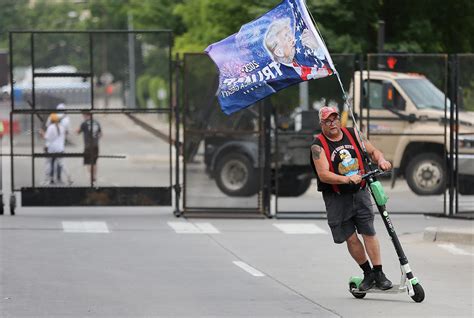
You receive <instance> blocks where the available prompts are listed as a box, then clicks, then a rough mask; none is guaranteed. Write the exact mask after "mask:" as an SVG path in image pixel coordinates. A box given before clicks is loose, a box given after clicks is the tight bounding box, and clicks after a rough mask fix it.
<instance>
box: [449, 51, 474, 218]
mask: <svg viewBox="0 0 474 318" xmlns="http://www.w3.org/2000/svg"><path fill="white" fill-rule="evenodd" d="M450 62H451V70H452V76H451V81H452V92H451V95H450V98H451V100H452V104H453V105H455V106H456V107H455V109H453V112H452V115H453V116H452V118H453V120H451V121H450V127H451V130H450V138H451V141H452V143H451V144H452V145H453V147H452V148H451V151H452V153H453V154H454V155H453V156H451V158H450V160H452V169H451V171H452V172H453V175H452V177H451V178H452V180H453V182H452V186H451V187H450V191H449V194H450V200H449V211H447V213H448V215H450V216H460V217H463V216H469V215H470V216H471V218H472V214H473V213H474V76H473V74H474V54H456V55H453V56H451V60H450Z"/></svg>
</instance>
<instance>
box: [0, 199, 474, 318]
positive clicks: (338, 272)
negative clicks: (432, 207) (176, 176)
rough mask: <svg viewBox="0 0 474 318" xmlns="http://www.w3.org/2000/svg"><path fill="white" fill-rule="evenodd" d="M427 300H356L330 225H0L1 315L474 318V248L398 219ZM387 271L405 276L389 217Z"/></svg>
mask: <svg viewBox="0 0 474 318" xmlns="http://www.w3.org/2000/svg"><path fill="white" fill-rule="evenodd" d="M392 220H393V223H394V225H395V228H396V229H397V232H398V234H399V236H400V239H401V242H402V244H403V247H404V249H405V252H406V254H407V256H408V259H409V261H410V265H411V268H412V270H413V272H414V274H415V275H416V276H417V277H418V278H419V280H420V282H421V284H422V286H423V288H424V289H425V293H426V299H425V301H424V302H422V303H415V302H414V301H413V300H412V299H411V298H410V297H409V296H408V295H407V294H406V293H401V294H395V295H392V294H368V295H367V296H366V297H365V298H364V299H362V300H361V299H355V298H354V297H353V296H352V295H351V294H350V293H349V292H348V280H349V277H350V276H352V275H360V274H361V271H360V269H359V268H358V267H357V265H356V264H355V263H354V262H353V261H352V260H351V259H350V257H349V255H348V253H347V250H346V247H345V246H344V245H335V244H333V243H332V239H331V236H330V235H329V234H328V232H329V229H328V226H327V224H326V221H325V220H275V219H260V220H241V219H227V220H223V219H190V220H186V219H184V218H176V217H174V216H173V215H172V209H171V208H19V210H18V215H16V216H7V215H4V216H2V217H0V244H1V245H0V252H1V254H0V256H1V262H0V274H1V275H0V278H1V290H0V316H1V317H379V316H388V317H472V314H473V299H474V297H473V286H474V285H473V284H474V280H473V279H474V278H473V265H474V257H473V256H474V250H473V245H467V244H461V243H453V242H441V241H435V242H433V241H428V240H425V239H424V238H423V234H424V231H425V228H427V227H439V226H451V227H456V228H461V227H471V228H472V222H471V221H466V220H452V219H446V218H431V217H424V216H420V215H394V216H393V217H392ZM376 229H377V231H378V233H379V237H380V241H381V248H382V256H383V266H384V271H385V272H386V273H387V275H388V277H389V278H390V279H392V281H393V282H394V283H397V282H398V281H399V275H400V270H399V266H398V259H397V256H396V254H395V252H394V249H393V246H392V245H391V242H390V240H389V238H388V235H387V234H386V232H385V229H384V227H383V224H382V223H381V220H380V218H377V221H376Z"/></svg>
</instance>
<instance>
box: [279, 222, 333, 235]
mask: <svg viewBox="0 0 474 318" xmlns="http://www.w3.org/2000/svg"><path fill="white" fill-rule="evenodd" d="M273 226H274V227H276V228H277V229H279V230H280V231H282V232H284V233H286V234H328V232H326V231H325V230H323V229H322V228H320V227H319V226H317V225H316V224H313V223H273Z"/></svg>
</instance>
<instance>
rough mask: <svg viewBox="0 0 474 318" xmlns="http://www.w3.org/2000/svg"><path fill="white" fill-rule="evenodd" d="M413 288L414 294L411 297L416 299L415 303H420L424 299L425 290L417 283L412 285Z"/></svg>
mask: <svg viewBox="0 0 474 318" xmlns="http://www.w3.org/2000/svg"><path fill="white" fill-rule="evenodd" d="M413 290H414V292H415V295H413V296H411V299H413V300H414V301H416V302H417V303H421V302H422V301H423V300H424V299H425V291H424V290H423V287H421V285H420V284H419V283H418V284H416V285H413Z"/></svg>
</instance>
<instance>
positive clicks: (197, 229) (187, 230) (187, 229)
mask: <svg viewBox="0 0 474 318" xmlns="http://www.w3.org/2000/svg"><path fill="white" fill-rule="evenodd" d="M168 225H169V226H170V227H171V228H172V229H173V230H175V232H176V233H179V234H217V233H220V232H219V230H218V229H216V228H215V227H214V226H213V225H212V224H211V223H190V222H168Z"/></svg>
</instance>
